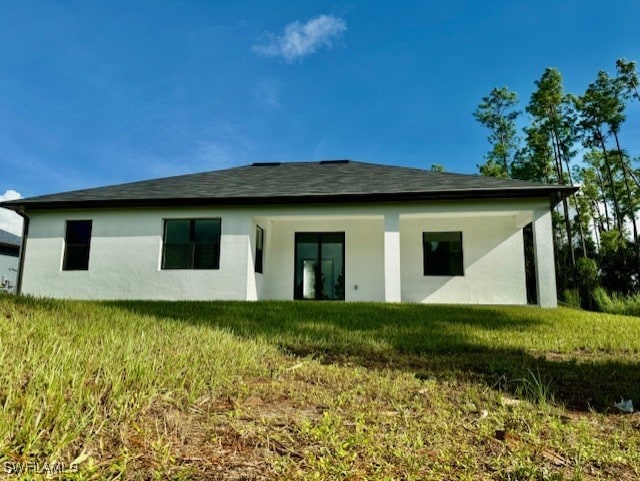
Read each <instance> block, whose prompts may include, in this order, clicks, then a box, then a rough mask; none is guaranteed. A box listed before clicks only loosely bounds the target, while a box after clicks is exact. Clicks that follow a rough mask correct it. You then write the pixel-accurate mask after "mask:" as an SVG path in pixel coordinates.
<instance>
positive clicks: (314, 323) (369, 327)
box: [104, 301, 640, 412]
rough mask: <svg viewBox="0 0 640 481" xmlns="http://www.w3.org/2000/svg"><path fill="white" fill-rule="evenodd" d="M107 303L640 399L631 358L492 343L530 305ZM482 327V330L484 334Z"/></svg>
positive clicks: (274, 338)
mask: <svg viewBox="0 0 640 481" xmlns="http://www.w3.org/2000/svg"><path fill="white" fill-rule="evenodd" d="M104 304H105V305H109V306H112V307H117V308H121V309H126V310H130V311H133V312H135V313H137V314H144V315H149V316H154V317H157V318H158V319H166V320H176V321H181V322H189V323H192V324H196V325H206V326H211V327H215V328H224V329H228V330H229V331H231V332H233V333H234V334H236V335H238V336H240V337H244V338H249V339H263V340H266V341H267V342H269V343H271V344H275V345H277V346H278V348H279V349H280V350H282V351H283V352H286V353H288V354H294V355H300V356H307V355H310V356H313V357H317V358H320V359H321V360H322V361H323V362H343V363H354V364H358V365H361V366H364V367H368V368H385V367H386V368H391V369H399V370H409V371H413V372H415V374H416V376H418V377H421V378H427V377H436V378H448V379H451V378H457V379H468V380H473V381H478V382H482V383H485V384H486V385H487V386H489V387H491V388H494V389H505V390H507V391H510V392H512V393H513V392H515V391H516V390H517V388H518V386H519V385H520V384H521V383H519V382H518V380H521V379H523V378H525V377H530V376H531V373H533V374H535V375H536V376H538V377H539V378H541V379H542V380H544V381H545V382H550V383H551V389H552V391H553V394H554V397H555V400H556V402H559V403H561V404H564V405H565V406H566V407H567V408H570V409H575V410H587V409H595V410H598V411H603V412H606V411H607V410H610V409H611V408H612V406H613V402H614V401H618V400H620V397H622V396H624V398H625V399H629V398H631V399H633V400H637V401H640V365H639V363H637V362H635V361H630V362H628V363H627V362H621V361H618V360H616V361H613V360H610V359H606V358H605V357H604V356H598V355H595V354H593V353H591V354H586V353H585V354H581V353H579V352H577V353H575V354H574V353H572V354H568V355H567V354H565V355H560V354H553V353H543V352H541V353H540V354H539V355H538V354H537V353H535V352H532V351H528V350H527V349H524V348H523V349H514V348H502V347H496V346H491V345H490V343H491V336H492V335H498V334H500V335H502V334H505V333H507V334H508V333H509V331H513V332H514V333H517V332H518V331H528V330H529V329H533V328H535V327H536V324H538V323H540V322H541V321H539V320H537V319H536V316H535V315H533V316H532V315H527V316H523V315H519V316H518V313H519V312H520V313H521V312H526V308H525V310H523V309H522V308H520V310H519V311H518V310H517V308H514V309H513V310H508V309H503V308H490V307H473V306H421V305H386V304H342V303H316V302H295V303H294V302H261V303H258V304H256V303H240V302H202V303H181V302H128V301H118V302H105V303H104ZM532 309H534V308H532ZM531 312H532V311H529V314H530V313H531ZM514 317H516V319H514ZM479 332H480V333H484V334H485V337H484V339H485V340H484V341H482V339H480V338H479V337H478V333H479ZM516 335H517V334H516ZM487 339H488V340H487ZM496 344H499V343H496ZM613 412H616V411H615V409H614V410H613Z"/></svg>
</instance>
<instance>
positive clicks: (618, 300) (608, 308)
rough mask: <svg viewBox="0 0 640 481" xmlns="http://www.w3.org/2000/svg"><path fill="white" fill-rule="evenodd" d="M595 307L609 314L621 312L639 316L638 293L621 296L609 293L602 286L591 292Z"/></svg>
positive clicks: (639, 301) (639, 303)
mask: <svg viewBox="0 0 640 481" xmlns="http://www.w3.org/2000/svg"><path fill="white" fill-rule="evenodd" d="M593 297H594V300H595V303H596V307H597V309H598V310H599V311H601V312H608V313H609V314H623V315H627V316H640V294H634V295H629V296H623V295H620V294H615V293H613V294H609V293H607V291H606V290H604V289H602V288H597V289H596V290H595V291H594V292H593Z"/></svg>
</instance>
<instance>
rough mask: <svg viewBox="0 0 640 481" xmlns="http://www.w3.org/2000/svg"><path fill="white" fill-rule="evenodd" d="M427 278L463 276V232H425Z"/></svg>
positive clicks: (424, 247) (423, 238) (424, 264)
mask: <svg viewBox="0 0 640 481" xmlns="http://www.w3.org/2000/svg"><path fill="white" fill-rule="evenodd" d="M422 251H423V266H424V275H425V276H463V275H464V264H463V259H462V232H423V233H422Z"/></svg>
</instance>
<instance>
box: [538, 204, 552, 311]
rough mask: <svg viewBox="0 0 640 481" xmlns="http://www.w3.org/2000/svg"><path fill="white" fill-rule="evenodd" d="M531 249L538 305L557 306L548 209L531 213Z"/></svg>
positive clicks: (549, 212)
mask: <svg viewBox="0 0 640 481" xmlns="http://www.w3.org/2000/svg"><path fill="white" fill-rule="evenodd" d="M533 250H534V257H535V262H536V284H537V289H538V305H539V306H540V307H558V297H557V293H556V269H555V262H554V256H553V228H552V226H551V211H550V209H545V210H540V211H535V212H534V214H533Z"/></svg>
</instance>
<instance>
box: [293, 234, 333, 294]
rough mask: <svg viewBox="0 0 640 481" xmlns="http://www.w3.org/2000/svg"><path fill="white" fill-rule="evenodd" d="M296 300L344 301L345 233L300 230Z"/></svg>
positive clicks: (296, 264)
mask: <svg viewBox="0 0 640 481" xmlns="http://www.w3.org/2000/svg"><path fill="white" fill-rule="evenodd" d="M295 247H296V253H295V273H294V275H295V279H294V298H295V299H316V300H344V232H337V233H333V232H327V233H324V232H320V233H306V232H305V233H296V245H295Z"/></svg>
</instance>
